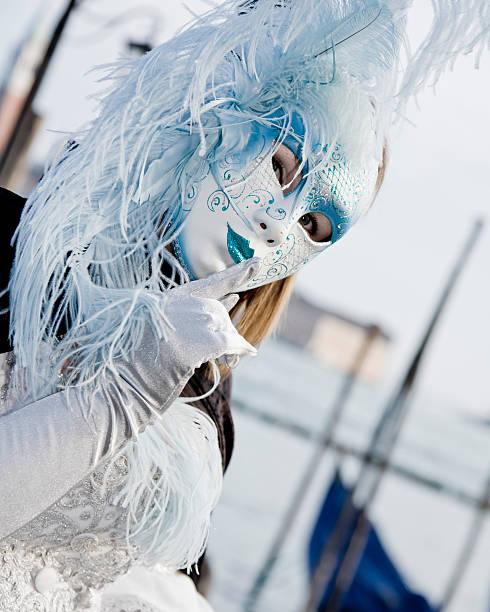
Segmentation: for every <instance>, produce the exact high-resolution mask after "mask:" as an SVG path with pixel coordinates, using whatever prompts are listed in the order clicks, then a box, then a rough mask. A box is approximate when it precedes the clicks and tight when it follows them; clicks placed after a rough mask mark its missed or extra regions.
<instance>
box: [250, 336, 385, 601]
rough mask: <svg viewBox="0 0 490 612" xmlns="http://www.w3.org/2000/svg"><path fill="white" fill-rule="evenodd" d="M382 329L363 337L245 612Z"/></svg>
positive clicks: (283, 539)
mask: <svg viewBox="0 0 490 612" xmlns="http://www.w3.org/2000/svg"><path fill="white" fill-rule="evenodd" d="M379 331H380V330H379V328H378V327H377V326H376V325H371V326H370V327H369V328H368V329H367V333H366V335H365V336H364V338H363V340H362V342H361V345H360V347H359V349H358V351H357V352H356V355H355V357H354V360H353V362H352V365H351V368H350V370H349V372H348V373H347V375H346V377H345V379H344V382H343V384H342V386H341V388H340V392H339V394H338V396H337V398H336V400H335V403H334V406H333V409H332V412H331V413H329V415H328V418H327V422H326V423H325V425H324V427H323V429H322V432H321V434H320V436H319V438H318V441H317V443H316V446H315V449H314V451H313V454H312V456H311V458H310V460H309V462H308V464H307V466H306V469H305V470H304V472H303V475H302V476H301V478H300V480H299V483H298V486H297V487H296V490H295V492H294V493H293V495H292V497H291V502H290V504H289V506H288V508H287V510H286V514H285V515H284V518H283V520H282V522H281V524H280V526H279V529H278V531H277V533H276V536H275V538H274V540H273V542H272V545H271V547H270V549H269V552H268V554H267V557H266V559H265V561H264V563H263V565H262V567H261V569H260V571H259V572H258V574H257V577H256V579H255V582H254V583H253V585H252V588H251V590H250V591H249V593H248V595H247V599H246V601H245V607H244V609H245V610H246V612H253V611H254V610H255V606H256V604H257V601H258V599H259V597H260V594H261V592H262V591H263V589H264V587H265V585H266V583H267V581H268V580H269V578H270V576H271V574H272V572H273V570H274V567H275V565H276V563H277V560H278V558H279V556H280V553H281V550H282V547H283V546H284V543H285V542H286V540H287V537H288V535H289V533H290V531H291V528H292V527H293V525H294V522H295V520H296V518H297V516H298V514H299V512H300V510H301V507H302V504H303V502H304V500H305V497H306V494H307V492H308V489H309V488H310V485H311V483H312V481H313V479H314V477H315V475H316V473H317V471H318V468H319V466H320V464H321V460H322V456H323V454H324V452H325V449H326V446H328V443H329V441H330V439H331V437H332V434H333V431H334V429H335V426H336V424H337V422H338V420H339V418H340V416H341V414H342V410H343V409H344V406H345V404H346V402H347V399H348V397H349V395H350V393H351V391H352V389H353V386H354V383H355V382H356V380H357V377H358V375H359V372H360V370H361V367H362V365H363V363H364V361H365V359H366V356H367V355H368V353H369V349H370V348H371V346H372V344H373V343H374V341H375V340H376V338H377V336H378V334H379Z"/></svg>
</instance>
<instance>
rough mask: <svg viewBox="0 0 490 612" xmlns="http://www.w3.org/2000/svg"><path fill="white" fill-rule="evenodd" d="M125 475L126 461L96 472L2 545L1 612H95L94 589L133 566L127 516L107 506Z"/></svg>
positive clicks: (118, 509) (119, 510)
mask: <svg viewBox="0 0 490 612" xmlns="http://www.w3.org/2000/svg"><path fill="white" fill-rule="evenodd" d="M126 471H127V466H126V464H125V458H124V457H121V458H120V459H119V460H118V461H116V462H114V463H112V464H111V465H110V466H107V467H105V468H103V469H100V470H97V471H96V472H94V473H93V474H92V475H90V476H89V477H88V478H86V479H85V480H84V481H83V482H81V483H80V484H79V485H78V486H76V487H74V488H73V489H72V490H71V491H69V492H68V493H67V494H66V495H65V496H64V497H63V498H62V499H60V500H59V501H58V502H56V503H55V504H54V505H53V506H51V507H50V508H48V509H47V510H46V511H45V512H43V513H42V514H40V515H39V516H37V517H36V518H35V519H34V520H32V521H31V522H29V523H28V524H27V525H25V526H24V527H22V528H21V529H19V530H17V531H16V532H15V533H13V534H12V535H11V536H9V537H8V538H7V539H6V540H4V541H3V542H2V543H0V610H2V611H9V612H31V611H32V612H34V611H35V612H45V611H46V612H48V611H49V612H69V611H70V612H71V611H72V610H78V609H80V610H87V611H90V612H92V611H95V610H99V602H98V598H99V595H98V593H97V591H98V590H99V589H100V588H101V587H103V586H104V585H105V584H107V583H109V582H112V581H113V580H115V579H116V578H117V577H118V576H119V575H121V574H123V573H125V572H126V571H127V570H128V569H129V566H130V562H131V557H130V554H129V552H128V549H127V546H126V540H125V525H126V512H125V511H124V509H123V508H121V507H118V506H116V505H113V504H112V503H111V497H113V496H114V494H116V493H117V491H118V489H119V488H120V486H121V485H122V483H123V481H124V477H125V475H126ZM19 485H20V483H19ZM134 552H135V551H134Z"/></svg>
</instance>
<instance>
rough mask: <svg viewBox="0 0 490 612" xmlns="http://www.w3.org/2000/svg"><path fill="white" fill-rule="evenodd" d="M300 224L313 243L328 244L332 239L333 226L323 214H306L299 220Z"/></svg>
mask: <svg viewBox="0 0 490 612" xmlns="http://www.w3.org/2000/svg"><path fill="white" fill-rule="evenodd" d="M298 223H299V224H300V225H301V227H302V228H303V229H304V230H305V232H306V233H307V234H308V237H309V238H310V239H311V240H313V242H328V241H329V240H331V239H332V233H333V230H332V224H331V222H330V220H329V219H328V217H326V216H325V215H322V213H319V212H311V213H306V215H303V216H302V217H300V218H299V220H298Z"/></svg>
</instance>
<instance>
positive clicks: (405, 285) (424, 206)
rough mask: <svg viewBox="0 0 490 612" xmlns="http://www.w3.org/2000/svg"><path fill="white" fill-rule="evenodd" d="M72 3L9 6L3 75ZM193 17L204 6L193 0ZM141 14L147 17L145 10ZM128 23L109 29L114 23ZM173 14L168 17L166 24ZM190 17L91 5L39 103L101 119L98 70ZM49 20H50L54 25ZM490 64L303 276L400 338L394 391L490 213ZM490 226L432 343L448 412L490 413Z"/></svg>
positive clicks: (441, 106)
mask: <svg viewBox="0 0 490 612" xmlns="http://www.w3.org/2000/svg"><path fill="white" fill-rule="evenodd" d="M64 5H65V2H64V1H61V0H60V1H58V0H2V15H1V19H2V21H1V33H2V37H1V39H0V73H1V72H2V71H3V70H4V69H5V66H6V65H7V63H8V61H9V54H10V52H11V50H12V48H13V46H14V45H15V44H16V42H18V40H19V38H20V36H21V35H22V32H24V31H25V28H26V26H27V24H28V22H29V20H30V19H32V16H33V14H34V13H35V11H36V10H37V9H39V8H40V7H41V8H42V10H43V12H44V13H45V14H46V15H47V14H48V11H49V14H51V15H56V14H57V13H58V12H59V10H60V8H62V7H63V6H64ZM187 5H188V6H189V7H191V8H192V10H196V11H200V10H203V9H204V8H205V7H206V6H207V5H206V2H204V1H198V0H188V2H187ZM427 5H428V3H427V2H426V0H418V2H416V3H415V10H414V11H413V13H412V17H411V33H412V36H413V39H414V40H416V39H417V38H419V37H420V34H421V32H422V30H423V29H424V24H427V12H426V11H427V10H428V9H427ZM135 9H136V10H135ZM115 15H118V16H121V17H122V19H121V21H120V22H119V23H117V24H114V26H113V27H112V28H103V27H102V26H103V24H104V23H105V22H106V21H107V18H109V17H110V16H115ZM160 16H161V17H160ZM189 16H190V14H189V12H188V11H186V10H185V9H184V8H183V7H182V5H181V3H180V2H178V1H177V0H174V1H173V2H168V1H165V0H160V1H157V0H145V1H144V2H142V1H141V0H104V1H100V0H85V2H83V3H82V6H81V8H79V9H78V10H77V11H76V13H75V14H74V15H73V17H72V20H71V22H70V24H69V27H68V28H67V31H66V35H65V37H64V40H63V44H62V45H60V47H59V49H58V53H57V55H56V58H55V60H54V61H53V64H52V67H51V69H50V72H49V74H48V77H47V78H46V79H45V82H44V84H43V87H42V89H41V91H40V94H39V96H38V99H37V101H36V105H37V108H38V110H39V111H40V112H41V113H42V114H43V115H45V117H46V122H45V125H44V128H45V129H51V130H57V131H59V130H71V129H75V128H76V127H77V126H79V125H80V124H81V123H83V122H84V121H85V120H86V119H87V118H88V117H89V116H90V113H91V112H92V109H93V103H92V102H89V101H87V96H88V95H90V94H91V93H93V91H94V79H95V77H94V75H93V74H90V75H85V76H84V74H85V73H86V72H87V70H88V69H89V68H90V67H91V66H92V65H94V64H100V63H104V62H107V61H110V60H112V59H113V58H115V57H117V56H118V55H119V54H120V53H121V52H123V51H124V47H125V42H126V40H127V39H128V38H130V37H132V38H135V39H138V40H146V39H148V37H150V42H153V43H157V42H160V41H162V40H163V39H164V38H165V37H168V36H170V35H171V33H172V32H173V31H175V29H176V28H177V27H178V26H180V25H182V24H183V23H184V22H185V21H186V20H188V18H189ZM47 21H49V19H47ZM489 69H490V58H489V57H488V56H486V57H484V58H483V61H482V62H481V67H480V70H479V71H476V70H474V69H473V59H472V58H468V57H465V58H461V59H460V60H459V61H458V63H457V64H456V67H455V69H454V71H453V72H452V73H449V74H447V75H446V76H445V77H444V78H443V79H442V80H441V82H440V83H439V85H438V87H437V90H436V92H435V93H434V92H433V91H427V92H425V93H424V94H423V95H421V96H420V97H419V100H418V103H419V107H420V110H418V109H417V108H415V106H414V107H412V108H411V109H410V112H409V119H410V121H411V122H412V123H413V125H410V124H408V123H407V124H406V125H405V126H404V128H403V130H402V131H401V133H400V134H399V135H398V137H397V138H396V140H395V142H394V143H393V144H392V145H391V154H390V164H389V169H388V172H387V178H386V181H385V185H384V187H383V189H382V192H381V194H380V197H379V199H378V201H377V204H376V206H375V207H374V209H373V210H372V211H371V212H370V214H369V215H368V216H367V217H366V219H365V220H364V221H363V222H362V223H360V224H359V225H358V226H357V227H356V228H355V229H354V230H353V231H352V232H350V234H349V235H348V236H347V237H346V238H345V239H344V240H342V241H341V242H340V243H339V244H338V245H336V246H335V247H334V248H332V249H330V250H328V251H327V252H326V253H325V254H323V256H321V257H319V258H318V259H316V260H315V261H314V262H313V263H312V264H311V265H310V266H309V267H308V268H306V269H305V270H304V271H303V272H302V273H301V274H300V278H299V281H298V285H299V288H300V290H301V291H302V292H303V293H304V294H306V295H307V296H309V297H310V298H311V299H312V300H314V301H316V302H318V303H320V304H323V305H325V306H327V307H330V308H334V309H336V310H339V311H343V312H346V313H347V314H349V315H351V316H354V317H357V318H359V319H362V320H363V321H366V322H375V323H378V324H380V325H381V326H382V327H383V328H385V329H386V330H387V331H388V333H390V334H391V335H392V336H393V338H394V340H395V347H394V351H393V360H392V364H391V369H390V379H389V380H390V381H391V382H392V383H393V381H394V380H395V378H396V376H397V375H398V374H399V373H400V371H401V368H402V366H403V364H404V363H406V362H407V360H408V359H409V357H410V355H411V353H412V351H413V350H414V348H415V346H416V344H417V342H418V340H419V338H420V336H421V334H422V332H423V329H424V326H425V324H426V322H427V320H428V318H429V316H430V314H431V310H432V308H433V306H434V304H435V302H436V300H437V298H438V295H439V293H440V291H441V289H442V286H443V284H444V282H445V279H446V276H447V274H448V272H449V270H450V268H451V266H452V265H453V263H454V261H455V259H456V258H457V257H458V255H459V253H460V250H461V247H462V245H463V243H464V242H465V239H466V236H467V234H468V232H469V231H470V228H471V226H472V223H473V222H474V220H475V218H476V217H477V216H484V217H488V212H489V210H490V202H489V200H490V197H489V195H490V194H489V191H490V190H489V180H490V162H489V156H488V150H487V149H488V142H489V140H490V128H489V119H488V100H489V88H490V79H489V76H490V74H489V73H490V70H489ZM58 137H59V136H58V135H56V134H54V133H51V134H50V133H48V132H46V131H45V132H43V134H42V135H41V137H40V138H39V139H38V141H37V143H36V145H35V147H34V152H33V154H34V155H35V156H36V157H37V158H40V159H44V158H46V156H47V154H48V150H49V147H50V146H51V145H52V143H53V142H55V140H56V138H58ZM489 261H490V228H486V229H485V230H484V233H483V235H482V237H481V239H480V241H479V243H478V245H477V248H476V249H475V251H474V253H473V256H472V258H471V261H470V264H469V265H468V266H467V268H466V270H465V273H464V277H463V278H462V280H461V281H460V283H459V284H458V287H457V290H456V292H455V294H454V296H453V298H452V300H451V303H450V304H449V306H448V308H447V309H446V311H445V314H444V317H443V320H442V321H441V325H440V327H439V328H438V333H437V335H436V337H435V339H434V342H433V343H432V345H431V349H430V352H429V355H428V359H427V360H426V367H425V369H424V375H423V377H422V381H421V384H422V385H423V386H424V387H425V388H427V389H429V390H430V391H431V392H433V393H437V394H439V395H440V396H441V399H442V401H444V398H446V400H447V402H448V406H451V407H453V406H456V407H457V406H460V407H461V408H462V407H463V406H464V407H466V409H467V410H469V411H471V412H476V413H480V414H485V413H486V414H489V413H490V402H489V398H490V375H489V368H488V367H489V363H490V333H489V332H490V322H489V316H490V291H489V289H488V277H489V271H488V262H489Z"/></svg>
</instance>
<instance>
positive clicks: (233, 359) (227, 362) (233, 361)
mask: <svg viewBox="0 0 490 612" xmlns="http://www.w3.org/2000/svg"><path fill="white" fill-rule="evenodd" d="M216 361H217V362H218V363H220V364H221V365H224V366H226V367H227V368H230V370H232V369H233V368H236V367H237V365H238V364H239V363H240V357H239V355H222V356H221V357H218V359H216Z"/></svg>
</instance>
